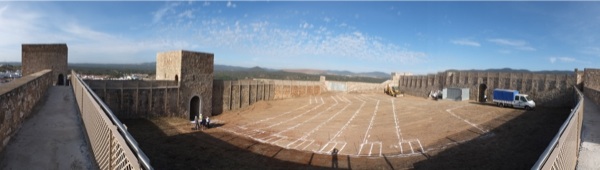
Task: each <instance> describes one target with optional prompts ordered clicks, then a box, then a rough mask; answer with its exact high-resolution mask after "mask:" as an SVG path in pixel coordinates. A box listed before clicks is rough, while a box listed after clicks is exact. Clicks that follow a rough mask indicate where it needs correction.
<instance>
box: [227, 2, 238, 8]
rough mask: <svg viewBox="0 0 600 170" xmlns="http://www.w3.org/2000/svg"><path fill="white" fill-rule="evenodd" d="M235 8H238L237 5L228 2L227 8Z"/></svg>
mask: <svg viewBox="0 0 600 170" xmlns="http://www.w3.org/2000/svg"><path fill="white" fill-rule="evenodd" d="M235 7H237V5H235V4H234V3H232V2H231V1H227V8H235Z"/></svg>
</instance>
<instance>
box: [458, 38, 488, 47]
mask: <svg viewBox="0 0 600 170" xmlns="http://www.w3.org/2000/svg"><path fill="white" fill-rule="evenodd" d="M452 43H453V44H456V45H465V46H473V47H479V46H481V44H479V42H477V41H473V40H469V39H458V40H452Z"/></svg>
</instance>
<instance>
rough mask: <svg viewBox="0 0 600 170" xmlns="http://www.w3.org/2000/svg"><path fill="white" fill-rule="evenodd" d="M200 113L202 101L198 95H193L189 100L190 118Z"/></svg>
mask: <svg viewBox="0 0 600 170" xmlns="http://www.w3.org/2000/svg"><path fill="white" fill-rule="evenodd" d="M200 114H202V102H201V99H200V97H198V96H194V97H192V99H191V100H190V120H194V117H196V116H198V115H200Z"/></svg>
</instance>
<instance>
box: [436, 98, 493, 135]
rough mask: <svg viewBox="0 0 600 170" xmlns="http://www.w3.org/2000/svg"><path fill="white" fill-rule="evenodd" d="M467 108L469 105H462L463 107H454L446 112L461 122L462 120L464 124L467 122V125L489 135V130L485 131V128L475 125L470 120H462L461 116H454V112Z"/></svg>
mask: <svg viewBox="0 0 600 170" xmlns="http://www.w3.org/2000/svg"><path fill="white" fill-rule="evenodd" d="M465 106H468V105H462V106H458V107H454V108H450V109H446V112H448V113H450V115H452V116H454V117H455V118H457V119H460V120H462V121H463V122H465V123H467V124H469V125H471V126H473V127H475V128H477V129H479V130H480V131H481V132H483V133H487V132H489V130H487V129H484V128H483V127H479V126H478V125H477V124H475V123H472V122H470V121H469V120H467V119H465V118H462V117H460V116H458V115H456V114H454V113H453V112H452V110H455V109H459V108H463V107H465Z"/></svg>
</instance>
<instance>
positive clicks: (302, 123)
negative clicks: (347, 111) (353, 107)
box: [276, 97, 339, 135]
mask: <svg viewBox="0 0 600 170" xmlns="http://www.w3.org/2000/svg"><path fill="white" fill-rule="evenodd" d="M331 99H333V100H334V101H335V104H333V105H331V106H329V107H328V108H327V109H325V110H323V111H321V112H319V113H317V114H316V115H314V116H313V117H311V118H309V119H306V120H304V121H303V122H301V123H298V124H296V125H294V126H291V127H288V128H287V129H284V130H282V131H279V132H277V133H276V134H278V135H279V134H282V133H284V132H287V131H290V130H292V129H295V128H297V127H299V126H302V125H304V124H305V123H306V122H309V121H311V120H313V119H315V118H317V117H318V116H320V115H321V114H323V113H325V112H327V111H328V110H330V109H331V108H333V107H335V106H336V105H338V104H339V102H338V101H337V100H336V99H335V98H334V97H331Z"/></svg>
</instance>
